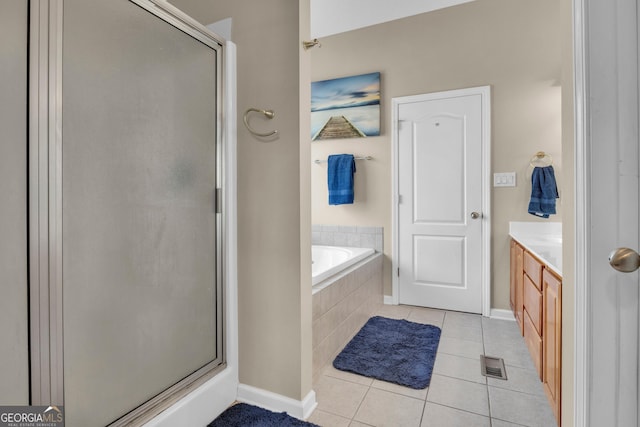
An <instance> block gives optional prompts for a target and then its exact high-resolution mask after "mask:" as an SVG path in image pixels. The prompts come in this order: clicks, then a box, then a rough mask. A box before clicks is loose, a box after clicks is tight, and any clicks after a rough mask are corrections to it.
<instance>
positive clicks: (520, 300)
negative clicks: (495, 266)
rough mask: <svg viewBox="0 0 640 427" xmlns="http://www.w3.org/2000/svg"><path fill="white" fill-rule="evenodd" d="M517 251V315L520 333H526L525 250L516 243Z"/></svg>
mask: <svg viewBox="0 0 640 427" xmlns="http://www.w3.org/2000/svg"><path fill="white" fill-rule="evenodd" d="M514 251H515V268H514V272H515V273H514V275H515V277H514V282H515V295H516V298H515V302H516V308H515V316H516V320H517V321H518V326H519V327H520V334H522V335H524V286H523V285H524V264H523V259H524V258H523V257H524V250H523V249H522V247H521V246H520V245H517V244H516V247H515V249H514Z"/></svg>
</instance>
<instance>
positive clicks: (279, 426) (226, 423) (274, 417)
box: [207, 403, 319, 427]
mask: <svg viewBox="0 0 640 427" xmlns="http://www.w3.org/2000/svg"><path fill="white" fill-rule="evenodd" d="M207 427H319V426H317V425H315V424H311V423H307V422H305V421H300V420H299V419H297V418H293V417H292V416H290V415H288V414H287V413H286V412H280V413H277V412H271V411H268V410H266V409H262V408H258V407H257V406H253V405H247V404H246V403H238V404H236V405H233V406H231V407H229V408H227V410H226V411H224V412H223V413H222V414H220V416H219V417H218V418H216V419H215V420H213V421H211V423H209V425H208V426H207Z"/></svg>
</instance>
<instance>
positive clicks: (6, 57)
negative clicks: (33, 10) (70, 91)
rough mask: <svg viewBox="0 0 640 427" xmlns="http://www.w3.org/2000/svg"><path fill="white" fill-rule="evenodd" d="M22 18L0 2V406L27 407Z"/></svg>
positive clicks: (23, 11) (16, 4) (17, 9)
mask: <svg viewBox="0 0 640 427" xmlns="http://www.w3.org/2000/svg"><path fill="white" fill-rule="evenodd" d="M27 16H28V4H27V2H25V1H19V0H11V1H3V2H0V218H1V219H2V224H1V229H2V237H1V238H0V361H2V363H0V404H2V405H26V404H28V403H29V342H28V341H29V334H28V311H27V302H28V298H27V295H28V290H27V287H28V283H27V27H28V25H27Z"/></svg>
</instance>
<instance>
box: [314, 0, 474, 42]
mask: <svg viewBox="0 0 640 427" xmlns="http://www.w3.org/2000/svg"><path fill="white" fill-rule="evenodd" d="M471 1H474V0H392V1H390V0H311V37H312V38H320V37H326V36H330V35H332V34H338V33H343V32H345V31H351V30H355V29H358V28H363V27H368V26H370V25H375V24H380V23H382V22H387V21H393V20H394V19H400V18H405V17H407V16H412V15H417V14H420V13H425V12H431V11H433V10H437V9H443V8H445V7H449V6H455V5H457V4H462V3H468V2H471Z"/></svg>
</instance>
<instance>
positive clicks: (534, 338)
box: [524, 311, 542, 380]
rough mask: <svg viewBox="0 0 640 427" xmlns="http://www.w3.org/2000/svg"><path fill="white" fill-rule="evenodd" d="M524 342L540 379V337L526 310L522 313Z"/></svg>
mask: <svg viewBox="0 0 640 427" xmlns="http://www.w3.org/2000/svg"><path fill="white" fill-rule="evenodd" d="M524 342H525V343H526V344H527V347H528V348H529V353H531V358H532V359H533V364H534V365H535V366H536V371H538V376H539V377H540V380H542V339H541V338H540V335H538V332H537V331H536V328H535V327H534V326H533V322H532V321H531V318H530V317H529V314H528V313H527V312H526V311H525V313H524Z"/></svg>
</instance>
